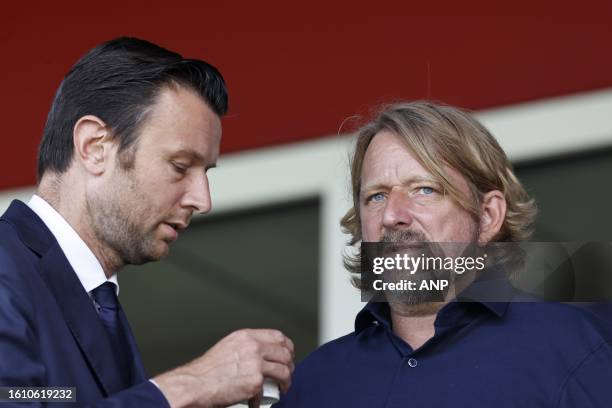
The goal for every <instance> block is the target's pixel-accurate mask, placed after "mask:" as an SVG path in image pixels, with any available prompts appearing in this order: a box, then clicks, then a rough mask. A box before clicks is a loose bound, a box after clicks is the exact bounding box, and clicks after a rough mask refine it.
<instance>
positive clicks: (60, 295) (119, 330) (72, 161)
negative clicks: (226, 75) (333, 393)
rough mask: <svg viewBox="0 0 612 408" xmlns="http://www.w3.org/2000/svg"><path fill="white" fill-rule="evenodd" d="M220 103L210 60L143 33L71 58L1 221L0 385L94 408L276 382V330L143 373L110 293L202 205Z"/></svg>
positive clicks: (206, 398) (205, 400) (188, 402)
mask: <svg viewBox="0 0 612 408" xmlns="http://www.w3.org/2000/svg"><path fill="white" fill-rule="evenodd" d="M227 106H228V103H227V92H226V87H225V83H224V80H223V78H222V76H221V74H220V73H219V72H218V71H217V69H215V68H214V67H213V66H211V65H209V64H207V63H206V62H203V61H200V60H190V59H184V58H183V57H182V56H180V55H179V54H177V53H174V52H171V51H168V50H166V49H163V48H161V47H159V46H157V45H154V44H152V43H149V42H146V41H143V40H139V39H135V38H118V39H116V40H112V41H109V42H106V43H104V44H101V45H99V46H97V47H96V48H94V49H93V50H91V51H90V52H89V53H87V54H86V55H85V56H84V57H83V58H81V59H80V60H79V61H78V62H77V63H76V64H75V65H74V67H73V68H72V69H71V70H70V72H69V73H68V74H67V75H66V77H65V78H64V80H63V82H62V84H61V86H60V88H59V89H58V91H57V94H56V96H55V99H54V101H53V105H52V107H51V110H50V112H49V116H48V119H47V123H46V126H45V130H44V135H43V138H42V141H41V144H40V152H39V157H38V178H39V183H38V188H37V191H36V194H35V195H34V196H33V197H32V199H31V200H30V201H29V203H28V204H25V203H23V202H20V201H14V202H13V203H12V204H11V206H10V207H9V209H8V210H7V211H6V213H5V214H4V215H3V216H2V218H0V282H1V283H0V386H10V387H18V386H21V387H25V386H36V387H75V388H76V400H77V402H78V403H79V404H80V405H91V406H100V407H106V406H108V407H110V406H113V407H119V406H121V407H123V406H125V407H128V406H129V407H141V406H155V407H167V406H172V407H183V406H202V407H213V406H226V405H231V404H233V403H237V402H240V401H244V400H249V399H250V404H251V405H253V406H256V405H258V404H259V402H258V401H259V398H260V397H259V394H260V391H261V387H262V384H263V381H264V378H272V379H274V380H276V381H277V382H278V383H279V385H280V388H281V390H283V391H285V390H287V388H288V387H289V382H290V375H291V371H292V369H293V363H292V360H293V345H292V342H291V340H290V339H288V338H287V337H285V336H284V335H283V334H282V333H280V332H278V331H275V330H241V331H237V332H235V333H232V334H230V335H229V336H227V337H226V338H224V339H222V340H221V341H219V342H218V343H217V344H216V345H215V346H214V347H212V348H211V349H210V350H209V351H208V352H206V353H205V354H204V355H202V356H201V357H199V358H197V359H195V360H194V361H192V362H191V363H189V364H187V365H184V366H182V367H178V368H176V369H174V370H172V371H170V372H167V373H164V374H161V375H159V376H157V377H155V378H154V379H148V378H147V377H146V375H145V373H144V369H143V366H142V362H141V360H140V357H139V354H138V350H137V349H136V346H135V342H134V339H133V336H132V334H131V331H130V328H129V325H128V323H127V320H126V318H125V315H124V313H123V311H122V309H121V306H120V305H119V303H118V300H117V293H118V291H119V286H118V283H117V277H116V274H117V272H118V271H119V270H120V269H121V268H122V267H123V266H124V265H126V264H142V263H145V262H150V261H157V260H159V259H160V258H162V257H163V256H164V255H166V254H167V253H168V251H169V245H170V243H172V242H173V241H174V240H176V239H177V237H178V234H179V233H180V232H181V231H182V230H183V229H185V228H186V227H187V225H188V224H189V221H190V219H191V217H192V215H193V214H194V213H206V212H208V211H210V209H211V201H210V193H209V189H208V178H207V174H206V172H207V170H208V169H210V168H211V167H214V166H215V163H216V160H217V157H218V155H219V143H220V138H221V121H220V117H221V116H222V115H223V114H225V113H226V111H227ZM20 406H21V405H20Z"/></svg>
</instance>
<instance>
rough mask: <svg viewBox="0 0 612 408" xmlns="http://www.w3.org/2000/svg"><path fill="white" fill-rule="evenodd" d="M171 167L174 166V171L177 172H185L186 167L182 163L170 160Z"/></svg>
mask: <svg viewBox="0 0 612 408" xmlns="http://www.w3.org/2000/svg"><path fill="white" fill-rule="evenodd" d="M172 167H173V168H174V171H176V172H177V173H180V174H185V173H186V172H187V167H186V166H184V165H181V164H178V163H175V162H172Z"/></svg>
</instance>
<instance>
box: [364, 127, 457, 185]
mask: <svg viewBox="0 0 612 408" xmlns="http://www.w3.org/2000/svg"><path fill="white" fill-rule="evenodd" d="M435 166H436V167H438V170H439V171H440V173H441V176H438V175H436V174H432V172H430V171H429V170H428V169H427V168H426V167H425V166H423V165H422V164H421V162H420V161H419V160H417V158H416V156H415V154H414V153H413V152H412V151H411V150H410V148H409V147H408V142H407V141H405V140H403V139H402V138H401V137H400V136H397V135H396V134H394V133H392V132H389V131H386V130H383V131H381V132H379V133H377V134H376V135H375V136H374V137H373V139H372V141H371V142H370V145H369V146H368V148H367V150H366V153H365V156H364V161H363V166H362V171H361V190H362V191H366V190H371V189H376V188H378V187H385V186H389V184H395V183H397V184H401V185H409V184H414V183H435V184H438V185H440V184H444V179H446V180H448V181H450V182H452V183H453V184H454V185H455V186H457V187H459V189H461V190H464V191H466V190H467V189H468V179H467V178H466V177H465V176H464V175H463V173H462V172H460V171H458V170H456V169H454V168H453V167H451V166H449V165H448V164H447V163H445V162H444V161H442V160H441V159H437V162H436V163H435Z"/></svg>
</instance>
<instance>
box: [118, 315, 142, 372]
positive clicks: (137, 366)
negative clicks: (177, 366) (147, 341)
mask: <svg viewBox="0 0 612 408" xmlns="http://www.w3.org/2000/svg"><path fill="white" fill-rule="evenodd" d="M119 321H120V322H121V326H122V327H123V333H124V334H125V337H126V340H127V343H128V346H129V348H130V359H131V363H132V364H130V368H131V373H130V381H131V383H132V384H139V383H141V382H143V381H145V380H146V379H147V375H146V373H145V369H144V365H143V364H142V360H141V358H140V352H139V351H138V346H137V345H136V340H135V339H134V335H133V334H132V330H131V328H130V324H129V323H128V320H127V317H126V316H125V313H124V312H123V308H122V307H121V305H119Z"/></svg>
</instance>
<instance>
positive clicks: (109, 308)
mask: <svg viewBox="0 0 612 408" xmlns="http://www.w3.org/2000/svg"><path fill="white" fill-rule="evenodd" d="M91 295H92V297H93V299H94V301H95V302H96V303H97V304H98V306H99V309H98V315H99V316H100V320H102V324H103V325H104V328H105V329H106V331H107V333H108V335H109V338H110V341H111V344H112V346H113V351H114V352H115V357H116V360H117V363H118V364H119V367H120V369H121V373H118V374H119V375H120V376H121V378H122V382H123V385H124V387H126V388H127V387H129V385H130V381H129V378H130V364H129V355H130V351H129V345H128V343H127V340H126V338H125V334H124V333H123V329H122V327H121V322H120V320H119V307H120V306H119V300H118V299H117V292H116V290H115V285H114V284H113V283H111V282H105V283H103V284H102V285H100V286H98V287H97V288H95V289H94V290H92V291H91Z"/></svg>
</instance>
